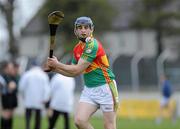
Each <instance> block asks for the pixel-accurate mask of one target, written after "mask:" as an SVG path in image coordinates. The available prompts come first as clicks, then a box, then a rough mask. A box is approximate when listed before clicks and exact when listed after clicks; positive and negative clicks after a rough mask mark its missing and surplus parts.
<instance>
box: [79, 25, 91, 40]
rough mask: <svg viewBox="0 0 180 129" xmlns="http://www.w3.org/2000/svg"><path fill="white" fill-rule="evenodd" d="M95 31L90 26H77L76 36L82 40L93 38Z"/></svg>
mask: <svg viewBox="0 0 180 129" xmlns="http://www.w3.org/2000/svg"><path fill="white" fill-rule="evenodd" d="M92 32H93V30H92V29H91V28H90V26H89V25H77V26H76V28H75V34H76V36H77V37H80V38H87V37H89V36H91V34H92Z"/></svg>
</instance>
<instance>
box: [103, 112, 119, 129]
mask: <svg viewBox="0 0 180 129" xmlns="http://www.w3.org/2000/svg"><path fill="white" fill-rule="evenodd" d="M103 120H104V128H105V129H116V112H113V111H112V112H103Z"/></svg>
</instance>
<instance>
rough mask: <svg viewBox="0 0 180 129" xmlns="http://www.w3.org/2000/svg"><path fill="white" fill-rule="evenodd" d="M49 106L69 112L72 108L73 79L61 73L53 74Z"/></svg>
mask: <svg viewBox="0 0 180 129" xmlns="http://www.w3.org/2000/svg"><path fill="white" fill-rule="evenodd" d="M50 87H51V101H50V108H52V109H54V110H57V111H63V112H68V113H70V112H71V111H72V108H73V101H74V88H75V80H74V78H71V77H66V76H63V75H61V74H55V75H54V76H53V77H52V79H51V82H50Z"/></svg>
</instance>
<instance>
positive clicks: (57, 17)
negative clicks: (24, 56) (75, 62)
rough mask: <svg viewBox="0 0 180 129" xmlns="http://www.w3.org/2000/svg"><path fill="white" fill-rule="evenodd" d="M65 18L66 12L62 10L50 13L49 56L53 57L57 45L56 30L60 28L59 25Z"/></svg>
mask: <svg viewBox="0 0 180 129" xmlns="http://www.w3.org/2000/svg"><path fill="white" fill-rule="evenodd" d="M63 19H64V13H63V12H61V11H54V12H52V13H50V14H49V15H48V24H49V30H50V41H49V44H50V49H49V57H50V58H52V56H53V51H54V47H55V37H56V30H57V28H58V25H59V24H60V23H61V22H62V20H63Z"/></svg>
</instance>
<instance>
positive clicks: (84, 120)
mask: <svg viewBox="0 0 180 129" xmlns="http://www.w3.org/2000/svg"><path fill="white" fill-rule="evenodd" d="M97 109H98V107H97V106H96V105H94V104H90V103H86V102H79V104H78V107H77V111H76V114H75V125H76V127H77V128H78V129H94V128H93V127H92V125H91V124H90V123H89V118H90V117H91V115H92V114H93V113H94V112H96V111H97Z"/></svg>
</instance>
